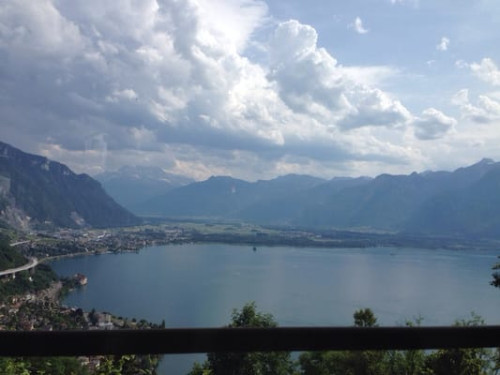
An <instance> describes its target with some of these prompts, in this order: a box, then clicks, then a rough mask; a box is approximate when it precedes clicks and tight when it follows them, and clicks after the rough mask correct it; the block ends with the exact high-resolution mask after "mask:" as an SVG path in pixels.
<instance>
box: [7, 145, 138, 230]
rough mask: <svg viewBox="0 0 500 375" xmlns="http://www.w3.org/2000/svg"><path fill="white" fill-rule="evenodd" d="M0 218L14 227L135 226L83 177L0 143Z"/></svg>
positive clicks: (94, 183)
mask: <svg viewBox="0 0 500 375" xmlns="http://www.w3.org/2000/svg"><path fill="white" fill-rule="evenodd" d="M0 218H1V219H2V220H3V221H4V222H6V223H8V224H10V225H13V226H15V227H30V226H33V225H54V226H58V227H85V226H91V227H116V226H127V225H135V224H138V223H140V220H139V219H138V218H137V217H136V216H134V215H133V214H131V213H130V212H128V211H127V210H125V209H124V208H123V207H121V206H120V205H118V204H117V203H116V202H115V201H114V200H113V199H112V198H111V197H109V196H108V195H107V194H106V193H105V191H104V190H103V188H102V187H101V185H100V184H99V183H98V182H97V181H95V180H94V179H93V178H91V177H90V176H88V175H86V174H75V173H74V172H72V171H71V170H70V169H69V168H68V167H67V166H65V165H64V164H61V163H58V162H55V161H51V160H48V159H47V158H45V157H42V156H38V155H32V154H28V153H25V152H23V151H21V150H19V149H17V148H14V147H12V146H10V145H8V144H6V143H3V142H0Z"/></svg>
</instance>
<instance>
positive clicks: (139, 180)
mask: <svg viewBox="0 0 500 375" xmlns="http://www.w3.org/2000/svg"><path fill="white" fill-rule="evenodd" d="M95 179H96V180H97V181H99V182H100V183H101V185H102V186H103V188H104V189H105V190H106V192H107V193H108V194H109V195H111V196H112V197H113V199H114V200H115V201H116V202H117V203H119V204H121V205H122V206H123V207H125V208H126V209H128V210H131V211H140V208H141V206H142V205H143V204H144V202H146V201H148V200H150V199H152V198H154V197H157V196H159V195H162V194H165V193H166V192H168V191H169V190H172V189H174V188H176V187H180V186H184V185H187V184H190V183H192V182H194V180H193V179H191V178H189V177H184V176H180V175H176V174H172V173H167V172H165V171H164V170H163V169H161V168H158V167H144V166H125V167H122V168H120V169H119V170H117V171H112V172H105V173H101V174H98V175H96V176H95Z"/></svg>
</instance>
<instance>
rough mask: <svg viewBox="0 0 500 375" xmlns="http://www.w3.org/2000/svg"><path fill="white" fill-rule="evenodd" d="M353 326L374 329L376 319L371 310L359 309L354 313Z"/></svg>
mask: <svg viewBox="0 0 500 375" xmlns="http://www.w3.org/2000/svg"><path fill="white" fill-rule="evenodd" d="M354 325H355V326H356V327H376V326H377V318H376V317H375V314H374V313H373V311H372V310H371V309H368V308H366V309H360V310H357V311H356V312H355V313H354Z"/></svg>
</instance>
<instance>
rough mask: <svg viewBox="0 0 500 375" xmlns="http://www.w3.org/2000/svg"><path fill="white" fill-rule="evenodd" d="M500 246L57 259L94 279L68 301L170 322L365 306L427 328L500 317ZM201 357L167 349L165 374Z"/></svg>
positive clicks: (317, 313)
mask: <svg viewBox="0 0 500 375" xmlns="http://www.w3.org/2000/svg"><path fill="white" fill-rule="evenodd" d="M498 253H500V252H496V251H451V250H423V249H406V248H402V249H394V248H366V249H318V248H292V247H259V248H258V249H257V250H256V251H253V249H252V247H251V246H237V245H220V244H189V245H169V246H156V247H148V248H145V249H143V250H141V251H140V252H138V253H122V254H104V255H98V256H87V257H75V258H65V259H59V260H56V261H53V262H52V263H51V265H52V266H53V268H54V270H55V271H56V272H57V273H58V274H60V275H64V276H69V275H73V274H75V273H77V272H79V273H83V274H85V275H86V276H87V277H88V285H87V286H86V287H84V288H82V289H79V290H76V291H74V292H72V293H71V294H70V295H69V296H68V297H67V298H66V299H65V300H64V303H65V304H66V305H70V306H78V307H82V308H84V309H85V310H91V309H92V308H95V309H96V310H98V311H108V312H111V313H113V314H115V315H117V316H124V317H128V318H137V319H142V318H144V319H147V320H149V321H152V322H156V323H160V322H161V321H162V320H165V323H166V326H167V327H219V326H222V325H225V324H227V323H228V322H229V320H230V316H231V311H232V309H233V308H240V307H242V306H243V305H244V304H245V303H246V302H249V301H255V302H256V303H257V308H258V310H260V311H262V312H268V313H271V314H273V316H274V317H275V319H276V320H277V321H278V323H279V324H280V325H281V326H301V325H306V326H322V325H352V322H353V318H352V315H353V313H354V311H355V310H356V309H359V308H364V307H370V308H371V309H372V310H373V311H374V313H375V314H376V316H377V318H378V321H379V323H380V324H381V325H402V324H404V322H405V321H406V320H411V319H415V318H418V317H422V318H423V323H422V324H423V325H449V324H452V323H453V322H454V321H455V320H456V319H467V318H469V317H470V316H471V313H472V312H474V313H476V314H478V315H480V316H481V317H482V318H483V319H484V320H485V321H486V323H487V324H500V314H499V312H500V291H499V290H498V289H496V288H493V287H492V286H490V285H489V282H490V280H491V273H492V271H491V266H492V265H493V264H494V263H496V261H497V255H498ZM193 358H196V359H198V360H203V358H204V356H200V355H198V356H193V355H184V356H167V357H166V359H165V360H164V361H163V363H162V365H161V368H160V370H161V372H160V374H161V373H167V371H168V373H169V374H182V373H185V371H186V369H189V368H190V363H191V361H192V359H193Z"/></svg>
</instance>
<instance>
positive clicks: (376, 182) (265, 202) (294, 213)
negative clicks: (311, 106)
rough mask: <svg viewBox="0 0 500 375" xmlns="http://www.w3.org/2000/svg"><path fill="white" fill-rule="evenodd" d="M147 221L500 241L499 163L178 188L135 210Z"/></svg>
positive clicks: (223, 180)
mask: <svg viewBox="0 0 500 375" xmlns="http://www.w3.org/2000/svg"><path fill="white" fill-rule="evenodd" d="M140 213H141V214H144V215H160V216H165V217H169V218H183V219H187V218H197V219H219V220H220V219H223V220H235V221H238V220H240V221H248V222H255V223H258V224H276V225H294V226H299V227H309V228H336V229H350V230H373V231H387V232H406V233H415V234H424V235H446V236H448V235H453V236H456V235H458V236H487V237H494V238H500V163H496V162H494V161H493V160H491V159H483V160H482V161H480V162H479V163H476V164H474V165H471V166H469V167H464V168H459V169H457V170H455V171H453V172H445V171H437V172H429V171H427V172H423V173H415V172H414V173H412V174H409V175H389V174H382V175H379V176H377V177H375V178H366V177H360V178H334V179H332V180H329V181H327V180H323V179H320V178H315V177H310V176H301V175H288V176H283V177H278V178H275V179H272V180H268V181H257V182H253V183H251V182H246V181H243V180H238V179H233V178H231V177H211V178H209V179H208V180H206V181H202V182H196V183H192V184H189V185H186V186H183V187H179V188H175V189H172V190H170V191H169V192H167V193H165V194H164V195H162V196H159V197H156V198H153V199H151V200H149V201H147V202H145V203H144V205H143V206H142V207H141V208H140Z"/></svg>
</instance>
